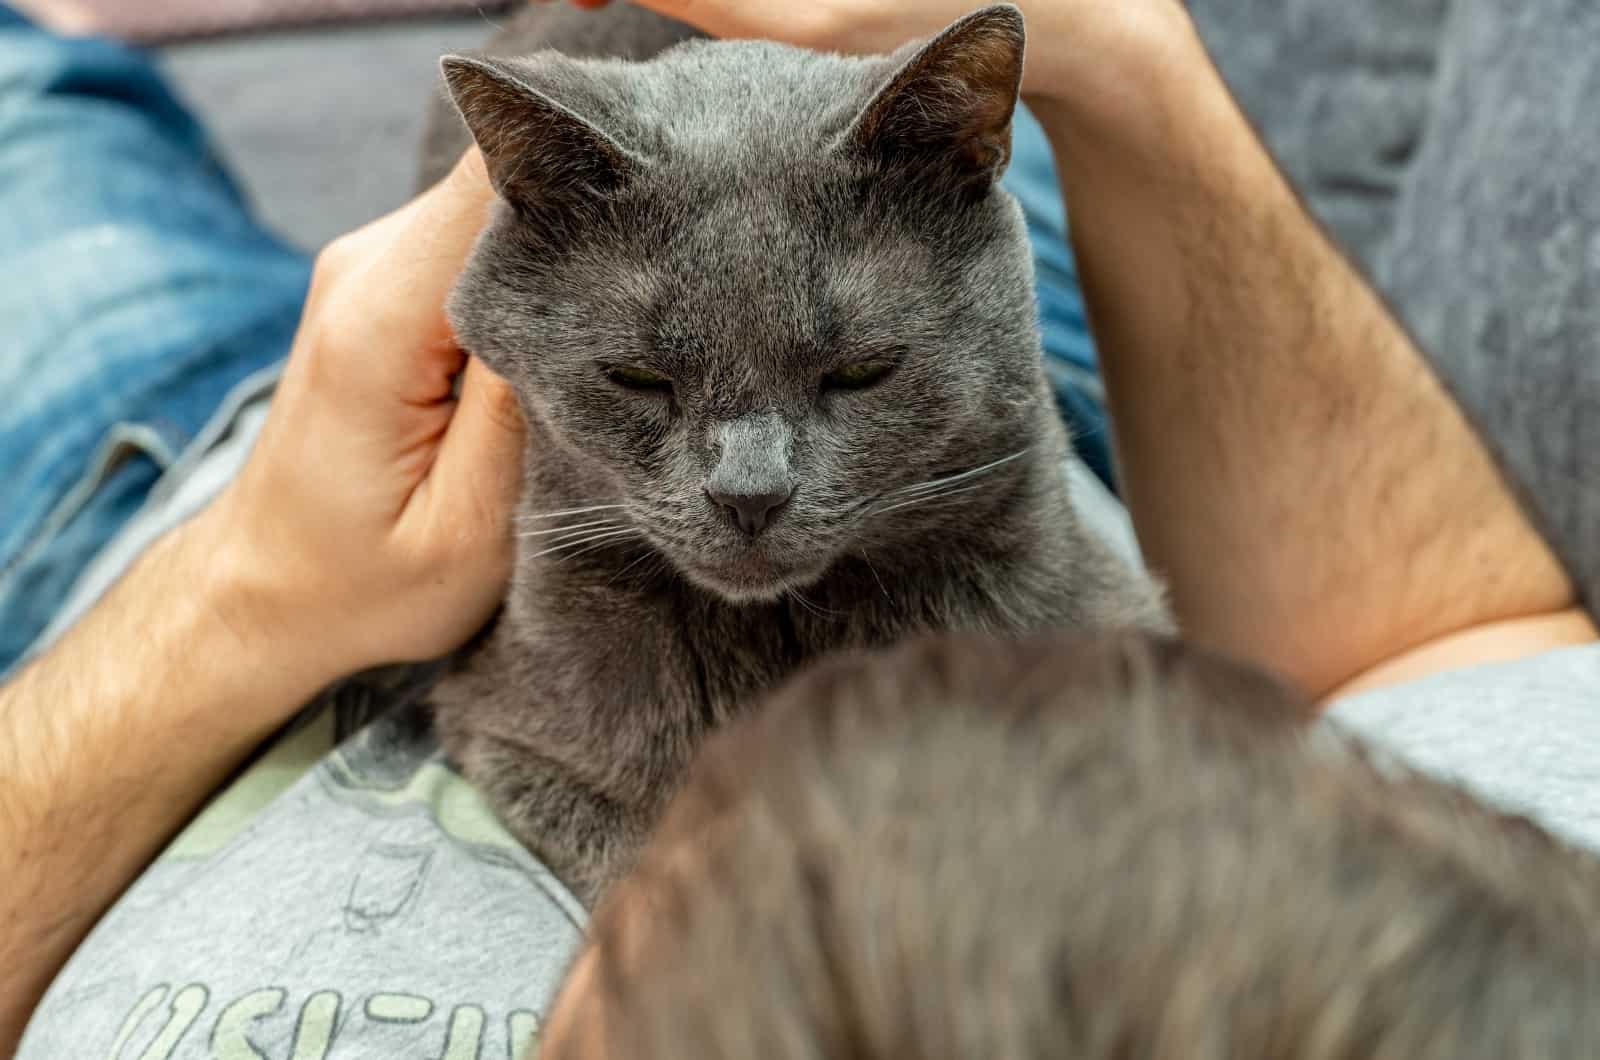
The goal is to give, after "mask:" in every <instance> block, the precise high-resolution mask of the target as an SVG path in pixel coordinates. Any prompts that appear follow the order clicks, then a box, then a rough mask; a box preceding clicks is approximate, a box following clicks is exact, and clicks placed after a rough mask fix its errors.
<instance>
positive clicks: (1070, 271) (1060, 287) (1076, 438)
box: [1004, 108, 1116, 490]
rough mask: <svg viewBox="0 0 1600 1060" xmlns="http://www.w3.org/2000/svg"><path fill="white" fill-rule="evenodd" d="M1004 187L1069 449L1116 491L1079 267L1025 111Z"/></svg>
mask: <svg viewBox="0 0 1600 1060" xmlns="http://www.w3.org/2000/svg"><path fill="white" fill-rule="evenodd" d="M1004 184H1005V187H1006V189H1007V190H1008V191H1010V192H1011V194H1013V195H1015V196H1016V197H1017V201H1018V202H1020V203H1021V204H1022V212H1023V214H1024V215H1026V217H1027V219H1028V235H1029V237H1030V239H1031V240H1032V241H1033V259H1034V269H1035V272H1036V274H1037V286H1038V295H1039V325H1040V330H1041V332H1042V334H1043V338H1044V367H1045V372H1046V374H1048V375H1049V377H1050V382H1051V384H1052V385H1053V386H1054V388H1055V392H1056V405H1057V406H1058V407H1059V408H1060V410H1061V416H1062V419H1064V420H1065V421H1066V423H1067V426H1068V427H1070V428H1071V429H1072V434H1073V438H1072V444H1073V448H1075V449H1076V450H1077V452H1078V456H1080V457H1081V458H1083V461H1084V463H1086V464H1088V465H1089V469H1090V470H1091V471H1093V472H1094V473H1095V475H1096V476H1098V477H1099V479H1100V481H1102V482H1104V483H1105V484H1106V485H1107V486H1108V487H1110V488H1111V489H1113V490H1115V489H1116V481H1115V478H1114V477H1113V470H1112V463H1111V433H1110V431H1111V428H1110V423H1109V421H1108V420H1107V418H1106V408H1105V391H1104V389H1103V388H1102V387H1101V385H1100V361H1099V358H1098V356H1097V355H1096V353H1095V346H1094V337H1093V336H1092V335H1091V334H1090V333H1089V320H1088V317H1087V316H1086V315H1085V312H1084V306H1083V291H1082V290H1081V289H1080V288H1079V286H1078V267H1077V263H1076V262H1075V261H1074V260H1073V257H1072V247H1071V245H1070V244H1069V243H1068V242H1067V216H1066V207H1065V206H1064V205H1063V203H1062V201H1061V185H1060V183H1059V182H1058V181H1057V179H1056V167H1055V157H1054V155H1053V154H1052V153H1051V150H1050V141H1049V140H1048V139H1046V138H1045V134H1044V130H1043V129H1042V128H1040V126H1039V123H1038V121H1037V120H1036V119H1035V118H1034V117H1033V115H1032V114H1030V113H1028V111H1027V109H1026V108H1021V109H1019V110H1018V111H1017V119H1016V124H1015V126H1014V128H1013V130H1012V160H1011V169H1010V170H1009V171H1008V172H1007V174H1006V178H1005V181H1004Z"/></svg>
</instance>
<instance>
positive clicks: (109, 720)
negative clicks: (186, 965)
mask: <svg viewBox="0 0 1600 1060" xmlns="http://www.w3.org/2000/svg"><path fill="white" fill-rule="evenodd" d="M219 521H220V520H219V519H218V517H217V515H216V514H215V513H214V512H208V513H206V514H204V515H202V516H201V517H200V518H199V519H198V520H197V521H195V522H193V523H190V524H188V525H186V526H184V527H182V528H180V529H179V530H178V531H176V532H175V533H173V534H172V535H170V536H169V537H168V538H166V539H165V540H163V541H162V542H160V543H159V544H158V545H156V546H155V547H154V548H152V550H151V551H150V553H148V554H147V555H146V556H144V557H143V558H142V559H141V560H140V561H139V562H138V564H136V565H135V566H134V568H133V569H132V570H130V571H129V573H128V575H127V577H126V578H124V579H123V581H122V582H121V583H120V584H119V585H118V586H117V587H116V588H115V589H114V590H113V591H112V592H111V593H110V594H109V595H108V597H107V598H106V600H105V601H104V602H103V603H102V604H101V605H100V606H99V607H97V608H96V609H95V610H94V611H92V612H91V613H90V614H89V615H87V616H86V617H85V619H84V621H83V622H82V623H80V624H79V625H78V626H77V627H76V628H75V629H74V630H73V631H72V632H71V633H70V634H69V635H68V636H67V637H66V638H65V639H64V640H63V641H62V642H61V643H60V644H59V645H58V646H57V647H56V648H55V649H54V650H53V651H51V652H50V653H48V654H47V655H46V656H44V657H42V658H41V659H39V660H38V661H37V662H36V663H34V664H33V665H32V666H30V667H28V668H27V669H25V670H24V671H23V673H22V674H21V675H20V676H19V677H18V678H17V679H16V680H15V681H13V682H12V683H10V684H9V685H7V686H6V687H5V688H3V689H0V863H3V865H4V869H3V871H0V880H3V881H4V883H3V885H0V1056H9V1055H11V1050H12V1049H13V1048H14V1047H15V1046H16V1043H17V1039H18V1037H19V1036H20V1034H21V1032H22V1028H23V1026H24V1025H25V1024H26V1021H27V1018H28V1015H29V1013H30V1012H31V1010H32V1008H33V1005H34V1004H35V1003H36V1002H37V1000H38V998H39V995H40V994H41V993H42V992H43V990H44V988H45V987H46V986H47V985H48V984H49V982H50V980H51V979H52V978H53V976H54V975H55V973H56V971H57V969H58V968H59V967H60V965H61V964H62V963H63V962H64V961H65V960H66V958H67V957H68V956H69V955H70V954H71V953H72V950H73V949H74V948H75V947H76V945H77V943H78V942H79V940H80V939H81V938H82V937H83V935H84V934H85V933H86V932H87V931H88V929H89V928H90V927H91V926H92V925H93V924H94V922H95V921H96V920H97V919H98V917H99V916H100V914H101V913H102V912H103V911H104V910H105V908H106V907H107V906H108V905H109V904H110V903H111V902H112V901H113V900H114V899H115V898H116V897H117V895H118V894H120V893H121V891H122V890H123V889H124V888H125V887H126V886H127V885H128V883H129V882H130V881H131V880H132V879H133V877H134V876H135V875H136V874H138V873H139V872H140V871H141V870H142V869H143V867H144V866H145V865H146V864H147V863H148V862H149V861H150V860H151V859H152V858H153V857H154V856H155V854H156V853H157V852H158V851H159V850H160V849H161V847H162V845H163V844H164V843H165V842H166V840H167V839H168V838H170V836H171V835H172V834H173V832H174V831H176V830H177V829H178V828H179V827H181V826H182V825H183V823H184V822H185V821H186V820H187V819H188V818H189V816H190V815H191V814H192V813H193V812H194V811H195V810H196V809H197V808H198V807H199V806H200V804H201V802H202V801H203V800H204V799H205V798H206V797H207V796H208V795H209V794H210V793H211V792H212V791H214V790H215V789H216V787H217V786H218V785H219V784H220V783H221V782H222V781H223V779H225V778H226V776H227V775H228V773H229V772H230V771H231V770H232V769H233V768H234V767H235V766H236V765H237V764H238V763H239V761H240V760H241V759H242V758H244V757H245V756H246V755H247V754H249V753H250V751H251V749H252V748H254V747H256V746H257V745H259V744H260V743H261V742H262V741H263V740H264V739H265V738H266V737H267V736H268V735H270V734H271V733H272V732H273V731H274V730H275V729H276V728H277V727H278V726H280V725H281V724H282V723H283V722H284V721H285V720H286V719H287V718H288V717H289V716H290V715H291V714H292V712H293V711H294V710H295V709H296V708H297V707H299V706H300V705H301V704H302V703H304V702H305V701H306V700H307V699H308V698H309V697H310V696H311V695H312V694H313V693H314V692H315V691H316V689H317V687H318V685H319V684H320V683H321V681H322V680H323V679H324V678H325V677H326V676H329V675H325V674H323V673H321V672H319V671H317V670H316V669H315V668H314V667H313V666H310V665H302V664H301V663H300V661H299V659H298V658H297V657H296V655H295V648H294V645H293V643H292V642H291V641H289V640H287V639H284V638H271V639H268V638H267V637H266V627H265V626H262V625H261V624H259V623H258V621H257V614H256V612H257V611H258V610H260V609H259V608H258V606H257V604H256V602H255V600H254V596H255V595H256V590H255V589H254V588H253V587H252V585H251V573H250V571H249V570H248V569H246V568H245V566H244V565H243V564H241V563H239V562H236V561H234V560H233V559H231V558H230V557H231V556H233V555H234V554H236V549H235V547H234V544H233V543H232V542H231V541H229V540H227V539H225V538H223V537H222V536H221V535H220V534H219V532H218V529H219V528H218V523H219Z"/></svg>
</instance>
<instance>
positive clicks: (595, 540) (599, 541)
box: [528, 526, 644, 559]
mask: <svg viewBox="0 0 1600 1060" xmlns="http://www.w3.org/2000/svg"><path fill="white" fill-rule="evenodd" d="M643 534H644V531H642V530H639V529H637V528H636V527H631V526H630V527H625V528H624V529H621V530H601V531H598V532H596V533H593V534H586V535H585V536H583V537H580V538H578V539H577V540H576V541H567V542H564V543H563V544H559V545H552V546H551V547H549V548H547V549H545V550H544V551H543V552H535V553H534V554H533V555H532V556H530V557H528V558H529V559H538V558H539V557H541V556H548V555H550V554H551V553H552V552H562V551H565V550H566V549H570V548H579V547H580V546H589V547H587V548H582V550H581V551H579V552H569V553H567V555H566V556H563V557H562V558H563V559H568V558H570V557H572V556H580V555H582V554H583V553H584V552H588V551H589V550H590V548H599V547H600V546H601V545H603V544H605V543H606V542H607V541H614V540H616V539H618V538H623V537H633V536H636V535H638V536H643Z"/></svg>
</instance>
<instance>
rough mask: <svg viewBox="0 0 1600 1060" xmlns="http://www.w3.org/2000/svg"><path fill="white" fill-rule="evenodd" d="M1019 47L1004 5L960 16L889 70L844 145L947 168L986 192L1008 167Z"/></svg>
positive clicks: (1021, 39) (1019, 26) (1021, 35)
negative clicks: (889, 72)
mask: <svg viewBox="0 0 1600 1060" xmlns="http://www.w3.org/2000/svg"><path fill="white" fill-rule="evenodd" d="M1025 42H1026V34H1025V32H1024V29H1023V20H1022V12H1020V11H1018V10H1017V9H1016V8H1015V7H1013V6H1011V5H1010V4H1002V5H999V6H996V7H989V8H984V9H983V10H981V11H976V12H974V13H973V14H971V15H968V16H967V17H966V18H963V19H962V20H961V21H959V22H957V23H955V24H954V25H953V26H951V27H950V28H949V29H947V30H945V31H944V32H943V33H941V34H940V35H939V36H937V37H935V38H934V39H933V40H932V41H931V42H929V43H928V44H927V45H926V46H924V47H923V48H922V50H921V51H919V52H917V53H916V54H915V55H913V56H912V58H911V59H910V61H908V62H907V63H906V64H905V65H904V66H902V67H900V69H899V70H898V71H896V72H895V75H894V76H893V77H892V78H890V80H889V83H888V84H887V85H885V86H884V87H883V88H882V89H880V90H879V92H878V94H877V95H876V96H875V97H874V98H873V100H872V102H870V103H868V104H867V107H866V109H865V110H864V111H862V112H861V114H860V115H859V116H858V117H857V118H856V120H855V123H854V125H852V126H851V129H850V133H849V138H850V142H851V144H852V145H853V146H854V147H855V149H857V150H859V151H861V152H862V153H864V154H866V155H867V156H868V157H871V158H878V159H883V160H893V161H913V162H915V161H926V162H928V163H931V164H935V165H946V166H950V167H953V169H954V171H955V175H956V177H957V178H958V179H959V180H960V181H961V182H962V183H964V184H966V185H968V186H972V187H975V188H982V189H985V190H987V188H988V187H989V186H990V185H992V184H994V182H995V181H997V180H999V179H1000V176H1001V174H1003V173H1004V172H1005V168H1006V165H1007V164H1008V163H1009V162H1010V161H1011V118H1012V115H1013V113H1014V112H1015V111H1016V107H1017V95H1018V92H1019V91H1020V88H1021V84H1022V56H1023V49H1024V45H1025Z"/></svg>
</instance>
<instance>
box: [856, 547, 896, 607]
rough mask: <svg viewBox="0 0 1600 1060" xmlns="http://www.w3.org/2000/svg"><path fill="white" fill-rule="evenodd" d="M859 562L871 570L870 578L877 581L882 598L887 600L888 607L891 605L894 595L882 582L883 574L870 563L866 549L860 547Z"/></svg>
mask: <svg viewBox="0 0 1600 1060" xmlns="http://www.w3.org/2000/svg"><path fill="white" fill-rule="evenodd" d="M861 562H863V563H865V564H866V565H867V569H868V570H869V571H871V572H872V578H873V580H874V581H876V582H877V583H878V588H879V590H881V591H882V592H883V598H884V599H885V600H887V601H889V606H890V607H893V606H894V597H892V596H890V595H889V587H888V586H887V585H885V584H883V575H881V574H879V573H878V568H877V567H874V566H873V565H872V559H871V558H870V557H869V556H868V555H867V550H866V549H861Z"/></svg>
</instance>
